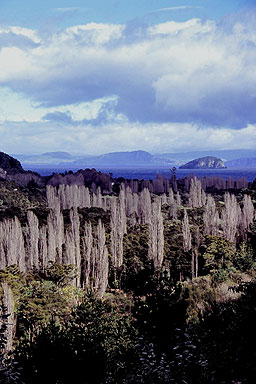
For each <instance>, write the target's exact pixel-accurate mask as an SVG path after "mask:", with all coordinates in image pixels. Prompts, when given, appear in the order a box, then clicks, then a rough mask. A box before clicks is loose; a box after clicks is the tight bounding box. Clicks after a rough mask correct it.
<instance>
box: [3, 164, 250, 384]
mask: <svg viewBox="0 0 256 384" xmlns="http://www.w3.org/2000/svg"><path fill="white" fill-rule="evenodd" d="M22 175H23V174H22V173H20V174H14V175H12V176H11V177H5V175H4V177H2V179H1V180H0V291H1V298H2V299H1V303H2V304H1V305H2V307H1V308H2V315H1V318H2V320H1V329H0V343H1V344H0V348H1V370H0V382H1V383H13V384H15V383H21V384H22V383H25V384H30V383H31V384H34V383H52V384H57V383H58V384H62V383H63V384H66V383H81V384H82V383H123V384H126V383H127V384H128V383H230V384H231V383H233V384H234V383H254V382H255V358H256V356H255V341H256V340H255V331H254V324H255V320H256V312H255V311H256V306H255V304H256V295H255V293H256V285H255V276H256V273H255V268H256V222H255V203H256V185H255V184H256V183H249V184H248V183H247V181H246V180H245V179H243V178H241V179H238V180H233V179H232V178H229V179H228V180H224V179H222V178H217V177H215V176H212V177H204V178H202V179H200V180H199V179H197V178H196V177H193V176H191V177H187V178H185V179H180V180H176V177H175V169H173V170H172V173H171V175H170V178H169V179H166V178H163V177H161V176H158V177H157V178H156V179H155V180H151V181H150V180H125V179H122V178H120V179H113V177H112V175H111V174H110V175H104V174H102V173H98V172H96V171H95V170H84V171H82V170H81V171H78V172H76V173H72V172H69V173H65V174H62V175H59V174H55V175H52V176H49V177H48V178H41V177H40V176H39V175H36V174H31V173H30V174H29V173H28V174H27V173H24V175H23V176H22Z"/></svg>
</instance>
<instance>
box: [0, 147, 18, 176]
mask: <svg viewBox="0 0 256 384" xmlns="http://www.w3.org/2000/svg"><path fill="white" fill-rule="evenodd" d="M0 168H1V169H3V170H4V171H6V172H7V174H9V175H13V174H15V173H19V172H24V170H23V168H22V166H21V164H20V162H19V161H18V160H16V159H15V158H13V157H11V156H9V155H7V154H6V153H4V152H0Z"/></svg>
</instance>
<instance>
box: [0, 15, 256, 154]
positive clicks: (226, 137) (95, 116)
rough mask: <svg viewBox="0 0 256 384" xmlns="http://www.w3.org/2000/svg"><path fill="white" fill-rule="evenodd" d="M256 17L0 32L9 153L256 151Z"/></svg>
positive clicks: (2, 116)
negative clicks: (20, 150) (255, 145)
mask: <svg viewBox="0 0 256 384" xmlns="http://www.w3.org/2000/svg"><path fill="white" fill-rule="evenodd" d="M255 20H256V14H255V13H254V12H250V13H241V14H240V15H238V16H236V17H235V16H233V17H230V18H227V19H226V20H224V21H222V22H221V23H219V24H217V23H216V22H214V21H210V20H206V21H202V20H200V19H190V20H188V21H186V22H175V21H169V22H165V23H161V24H156V25H151V26H147V25H142V24H141V25H140V24H134V25H133V26H132V27H131V26H129V27H128V26H126V25H116V24H97V23H90V24H87V25H77V26H73V27H70V28H67V29H64V30H61V31H59V32H58V33H55V34H52V35H50V34H49V35H45V34H43V35H40V32H38V31H34V30H31V29H25V28H20V27H17V26H10V27H8V28H7V27H5V28H3V27H2V28H1V27H0V101H1V103H0V122H1V123H0V132H1V135H2V136H1V137H2V140H1V142H2V148H1V149H2V150H8V151H10V148H11V151H12V152H15V151H16V152H17V150H16V149H15V145H16V146H18V145H19V144H18V143H21V142H22V141H24V142H26V143H27V144H25V146H23V148H24V151H26V150H27V149H30V150H31V145H33V148H35V150H36V151H37V152H41V151H44V150H48V149H49V148H50V147H51V143H50V140H49V137H50V136H51V137H54V138H55V140H56V141H55V147H54V148H52V149H53V150H55V149H65V150H70V151H71V152H77V151H80V152H84V151H86V152H87V153H91V154H96V153H103V152H108V151H110V150H111V151H113V150H129V149H130V150H132V149H139V148H140V149H145V150H150V151H152V152H159V151H161V152H166V151H170V152H173V151H175V150H189V149H191V146H193V148H197V149H205V148H206V149H212V148H228V147H230V148H231V147H232V148H241V147H245V148H249V147H250V148H251V146H252V145H253V144H252V137H255V135H254V131H255V126H256V108H255V104H256V91H255V90H256V70H255V62H256V23H255ZM13 135H14V136H15V140H16V141H15V140H12V139H11V136H13ZM56 143H58V144H56ZM26 145H27V147H26ZM56 145H57V146H58V148H56ZM5 148H6V149H5ZM26 148H27V149H26ZM40 148H41V149H40Z"/></svg>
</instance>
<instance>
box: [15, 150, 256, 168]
mask: <svg viewBox="0 0 256 384" xmlns="http://www.w3.org/2000/svg"><path fill="white" fill-rule="evenodd" d="M13 156H14V157H15V158H16V159H18V160H19V161H20V162H21V163H22V165H23V166H24V167H25V168H27V167H29V166H33V167H38V168H41V167H46V168H47V167H51V166H58V167H63V168H66V167H69V168H70V169H72V168H73V167H75V168H77V167H81V168H85V167H89V168H90V167H107V168H108V167H109V168H113V167H115V168H117V167H152V168H154V167H170V166H180V165H182V164H184V163H187V162H189V161H191V160H194V159H196V158H200V157H204V156H215V157H218V158H221V159H222V160H223V161H224V162H225V165H226V167H227V168H256V150H247V149H237V150H216V151H191V152H181V153H163V154H156V155H152V154H150V153H149V152H146V151H142V150H140V151H131V152H112V153H106V154H103V155H100V156H90V155H83V156H82V155H81V156H79V155H71V154H69V153H67V152H62V151H58V152H47V153H44V154H42V155H19V154H14V155H13Z"/></svg>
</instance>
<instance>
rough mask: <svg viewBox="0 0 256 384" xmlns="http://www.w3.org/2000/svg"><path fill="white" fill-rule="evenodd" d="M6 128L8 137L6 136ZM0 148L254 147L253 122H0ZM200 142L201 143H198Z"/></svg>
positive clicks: (152, 149)
mask: <svg viewBox="0 0 256 384" xmlns="http://www.w3.org/2000/svg"><path fill="white" fill-rule="evenodd" d="M10 130H11V132H12V139H10V134H9V133H10ZM0 135H1V148H2V150H3V149H4V151H6V152H9V153H31V152H33V153H43V152H46V151H56V150H64V151H68V152H70V153H74V152H76V153H83V154H84V155H85V154H91V155H98V154H102V153H106V152H112V151H128V150H139V149H143V150H146V151H149V152H151V153H160V152H162V153H164V152H179V151H191V149H192V148H193V150H202V149H205V150H213V149H215V150H216V149H240V148H248V149H250V148H251V149H255V144H254V143H255V140H256V125H248V126H247V127H245V128H243V129H241V130H232V129H227V128H223V129H221V128H220V129H217V130H216V129H214V128H210V127H208V128H205V129H200V128H198V127H197V126H196V125H191V124H184V123H179V124H174V123H173V124H171V123H169V124H166V123H165V124H149V123H147V124H140V123H130V122H122V123H121V124H119V123H112V124H103V125H101V126H94V125H91V124H90V123H89V124H85V123H81V124H78V125H76V126H75V127H74V126H72V125H70V124H65V123H64V124H63V123H55V124H53V123H52V122H50V123H42V122H39V123H30V124H28V123H25V122H24V123H12V124H6V123H0ZM202 143H203V147H202Z"/></svg>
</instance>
